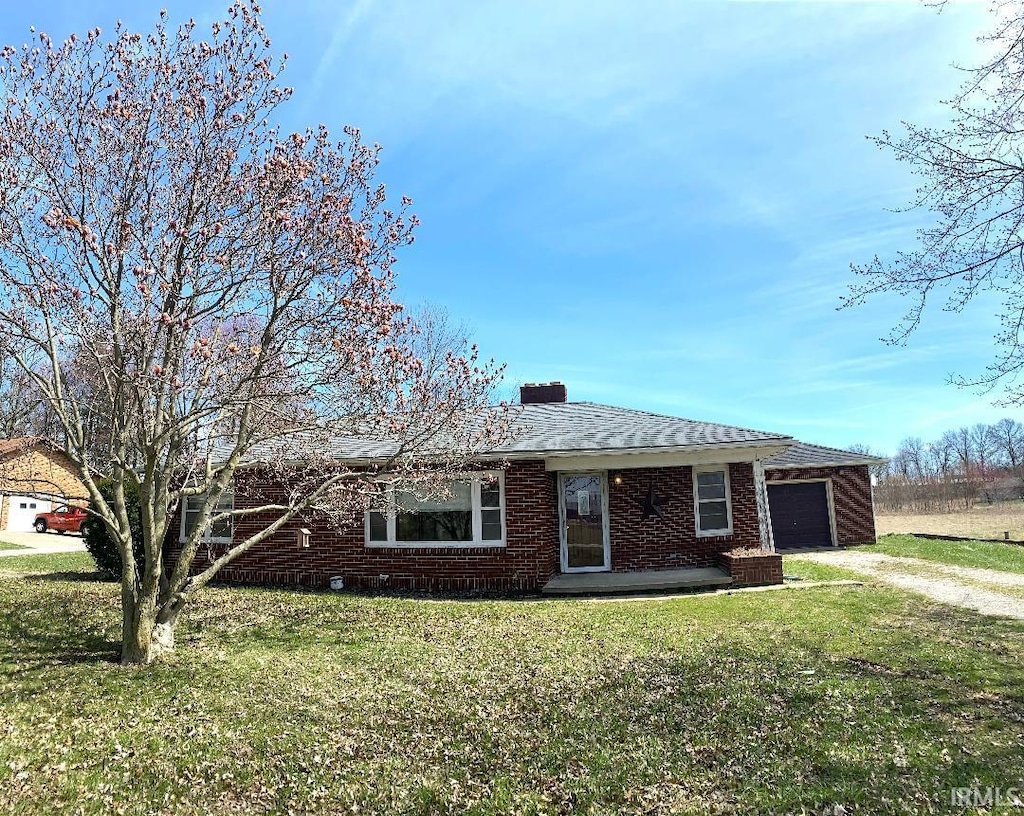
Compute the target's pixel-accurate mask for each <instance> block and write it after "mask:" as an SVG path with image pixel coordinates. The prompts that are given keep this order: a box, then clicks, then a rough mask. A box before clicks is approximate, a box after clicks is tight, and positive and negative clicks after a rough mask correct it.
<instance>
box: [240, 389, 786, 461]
mask: <svg viewBox="0 0 1024 816" xmlns="http://www.w3.org/2000/svg"><path fill="white" fill-rule="evenodd" d="M511 419H512V424H513V427H515V428H517V429H518V433H517V434H516V435H515V438H514V439H512V440H511V441H510V442H508V443H506V444H503V445H500V446H499V447H497V448H495V449H494V450H493V451H489V452H487V453H489V454H493V455H496V456H512V457H515V456H524V455H529V454H536V455H537V456H545V455H556V454H573V453H616V452H626V451H629V452H636V451H657V450H659V449H662V450H675V449H680V448H696V449H699V448H702V447H708V448H714V447H728V446H749V445H758V444H765V445H773V444H774V445H786V444H789V443H791V442H792V441H793V440H792V438H791V437H788V436H786V435H784V434H778V433H770V432H767V431H755V430H751V429H749V428H738V427H736V426H733V425H721V424H718V423H715V422H699V421H696V420H692V419H682V418H680V417H673V416H665V415H663V414H653V413H650V412H648V411H638V410H635V409H632V408H617V407H614V406H611V405H600V404H597V403H593V402H560V403H535V404H527V405H516V406H513V407H512V409H511ZM285 448H287V451H288V452H286V451H285ZM303 449H305V450H307V451H311V450H315V451H318V452H319V453H320V454H321V455H324V456H329V457H334V458H338V459H348V460H360V459H382V458H385V457H387V456H389V455H392V454H393V453H394V451H395V445H394V443H392V442H389V441H386V440H381V439H374V438H372V437H369V436H367V437H359V436H346V437H333V438H331V439H326V438H315V437H313V436H312V435H310V436H309V437H308V438H297V437H293V438H291V439H290V440H289V441H288V442H287V444H285V443H280V442H279V443H271V444H265V445H259V446H257V447H256V448H255V449H254V450H253V451H252V452H251V454H250V458H260V457H261V456H267V455H271V453H272V452H275V453H276V454H277V455H282V454H283V455H284V457H285V458H286V459H293V458H295V459H298V458H301V451H302V450H303ZM484 455H487V454H484Z"/></svg>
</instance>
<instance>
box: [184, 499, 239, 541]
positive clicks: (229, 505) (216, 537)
mask: <svg viewBox="0 0 1024 816" xmlns="http://www.w3.org/2000/svg"><path fill="white" fill-rule="evenodd" d="M205 501H206V494H203V495H201V496H189V497H188V498H187V499H185V502H184V509H183V518H182V524H181V536H180V538H181V540H182V541H184V540H185V539H186V538H188V536H189V535H191V533H192V531H193V530H194V529H195V528H196V524H198V523H199V516H200V515H201V514H202V511H203V503H204V502H205ZM234 506H235V494H234V493H233V492H232V491H231V490H230V489H229V490H225V491H224V492H223V493H222V494H221V496H220V501H219V502H218V503H217V506H216V508H214V510H213V512H212V513H211V515H216V514H218V513H223V512H225V511H227V510H232V509H234ZM231 533H232V526H231V519H230V518H225V519H219V520H218V521H215V522H213V524H212V525H210V528H209V529H208V530H207V531H206V533H205V534H204V535H203V541H214V542H222V543H223V542H227V543H230V541H231Z"/></svg>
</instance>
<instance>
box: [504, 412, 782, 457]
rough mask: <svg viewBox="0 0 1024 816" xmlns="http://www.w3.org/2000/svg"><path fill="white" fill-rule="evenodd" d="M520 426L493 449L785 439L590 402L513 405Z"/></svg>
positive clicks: (533, 450)
mask: <svg viewBox="0 0 1024 816" xmlns="http://www.w3.org/2000/svg"><path fill="white" fill-rule="evenodd" d="M515 411H516V413H517V416H516V419H515V423H516V425H519V426H521V427H522V428H523V432H522V433H520V434H519V435H518V436H517V437H516V438H515V439H513V440H512V441H511V442H510V443H508V444H506V445H502V446H501V447H500V448H498V449H497V451H496V452H498V453H571V452H576V451H586V452H591V451H608V452H609V453H611V452H614V451H620V450H636V449H639V448H644V449H657V448H689V447H702V446H719V445H749V444H757V443H759V442H763V443H766V444H771V443H773V442H776V443H779V442H781V443H785V442H789V441H790V437H788V436H786V435H785V434H778V433H769V432H766V431H754V430H750V429H749V428H737V427H735V426H733V425H720V424H718V423H715V422H698V421H696V420H692V419H682V418H680V417H673V416H665V415H663V414H652V413H649V412H648V411H638V410H635V409H632V408H616V407H614V406H611V405H600V404H597V403H593V402H556V403H537V404H530V405H522V406H517V407H516V409H515Z"/></svg>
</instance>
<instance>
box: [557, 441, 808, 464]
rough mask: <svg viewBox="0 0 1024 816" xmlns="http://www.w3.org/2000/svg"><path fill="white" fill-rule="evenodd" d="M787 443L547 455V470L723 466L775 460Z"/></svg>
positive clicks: (787, 445)
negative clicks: (773, 458)
mask: <svg viewBox="0 0 1024 816" xmlns="http://www.w3.org/2000/svg"><path fill="white" fill-rule="evenodd" d="M789 444H790V443H789V442H788V441H781V440H780V441H779V442H777V443H775V442H773V443H770V444H769V443H765V442H758V443H752V444H751V443H748V444H744V445H702V446H701V447H699V448H698V447H686V448H677V449H671V450H666V449H651V448H642V449H638V450H635V451H615V452H614V453H612V452H608V451H594V452H592V453H590V452H587V453H574V454H557V455H552V454H547V455H546V456H544V467H545V469H546V470H552V471H557V470H632V469H635V468H648V467H679V466H685V465H726V464H732V463H737V462H751V463H752V462H754V461H756V460H758V459H762V460H763V459H767V458H768V457H770V456H777V455H778V454H780V453H782V452H783V451H784V450H786V449H787V448H788V447H789Z"/></svg>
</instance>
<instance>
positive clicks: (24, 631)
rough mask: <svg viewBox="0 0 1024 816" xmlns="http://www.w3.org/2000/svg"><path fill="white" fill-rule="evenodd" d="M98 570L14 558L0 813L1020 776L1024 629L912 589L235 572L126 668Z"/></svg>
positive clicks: (819, 801)
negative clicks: (668, 587)
mask: <svg viewBox="0 0 1024 816" xmlns="http://www.w3.org/2000/svg"><path fill="white" fill-rule="evenodd" d="M45 558H50V559H51V560H50V562H49V566H48V565H47V562H46V561H45V560H41V559H45ZM90 568H91V565H89V563H88V561H87V560H85V557H83V556H82V555H80V554H74V555H72V556H71V557H69V556H54V557H47V556H34V557H31V558H24V559H23V558H5V559H4V560H3V563H0V611H2V613H3V614H0V734H2V739H0V811H3V812H14V813H55V812H56V813H61V812H63V813H72V812H75V813H77V812H84V813H109V812H118V811H120V812H127V813H148V812H161V813H172V812H173V813H176V814H178V813H181V814H200V813H207V812H211V813H254V812H268V811H270V812H280V813H284V812H300V813H301V812H320V813H343V812H344V813H355V812H358V813H361V814H378V813H379V814H390V813H408V814H427V813H476V814H506V813H553V814H554V813H572V814H576V813H579V814H584V813H587V814H590V813H593V814H606V813H636V814H641V813H643V814H662V813H670V812H671V813H693V814H704V813H709V812H719V813H766V812H808V813H810V812H813V813H825V812H827V813H829V814H831V813H834V812H841V811H836V809H835V806H836V805H842V806H843V807H844V808H845V809H846V810H845V812H847V813H854V812H865V813H919V812H942V813H945V812H949V811H950V808H949V801H950V799H949V793H948V790H949V789H950V788H953V787H962V786H968V785H972V784H976V785H982V786H985V785H992V786H996V785H1000V786H1002V787H1003V788H1004V789H1005V788H1006V787H1009V786H1017V787H1021V786H1022V785H1021V783H1022V781H1024V780H1022V779H1021V764H1020V757H1021V748H1020V745H1021V741H1022V739H1024V624H1020V623H1013V622H1008V621H1006V620H1001V619H992V618H984V617H981V616H978V615H975V614H973V613H969V612H966V611H962V610H955V609H951V608H947V607H942V606H937V605H934V604H931V603H929V602H927V601H925V600H923V599H920V598H917V597H915V596H912V595H909V594H903V593H900V592H897V591H895V590H889V589H885V588H881V587H875V586H865V587H823V588H812V589H806V590H785V591H778V592H752V593H736V594H733V595H720V596H715V597H711V598H706V597H705V598H699V599H690V598H681V599H675V600H665V599H648V600H636V601H625V602H615V603H599V602H587V601H578V600H558V601H438V602H435V601H429V600H414V599H403V598H393V597H364V596H357V595H330V594H319V593H303V592H294V591H278V590H269V589H239V588H217V589H214V590H213V591H211V592H209V593H208V594H207V596H206V597H205V599H204V600H203V601H202V602H201V603H200V604H199V605H197V606H196V607H195V608H194V609H193V610H192V613H191V615H190V617H189V619H188V622H187V625H186V627H185V628H184V630H183V631H182V632H181V633H180V642H179V648H178V651H177V652H176V653H175V655H174V656H173V658H172V659H170V660H168V661H166V662H164V663H162V664H160V665H157V666H154V667H151V668H149V669H137V670H126V669H122V668H120V667H118V666H117V665H116V664H115V663H114V660H115V658H116V654H117V637H118V615H119V612H118V607H117V587H116V586H115V585H113V584H107V583H100V582H97V581H95V580H93V579H92V576H91V574H90V573H89V572H87V570H89V569H90ZM16 569H20V570H25V571H31V572H34V573H37V574H35V575H26V576H15V575H12V574H11V571H12V570H16ZM76 569H77V570H82V571H83V572H82V574H75V572H74V570H76ZM786 569H787V573H794V572H795V573H797V574H799V573H800V571H801V570H802V569H803V567H802V566H801V563H800V561H799V559H793V560H789V561H787V567H786ZM805 577H807V578H808V579H809V578H811V577H813V576H812V575H810V574H807V575H806V576H805ZM817 577H823V576H821V575H820V574H818V576H817Z"/></svg>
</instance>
